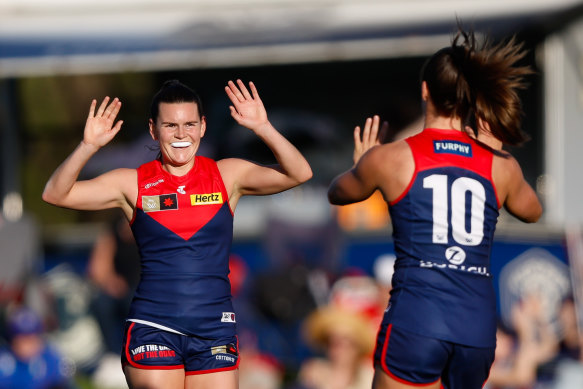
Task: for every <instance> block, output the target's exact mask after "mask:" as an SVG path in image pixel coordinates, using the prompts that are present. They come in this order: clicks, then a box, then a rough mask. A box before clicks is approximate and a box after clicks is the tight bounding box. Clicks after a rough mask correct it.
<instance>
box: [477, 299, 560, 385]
mask: <svg viewBox="0 0 583 389" xmlns="http://www.w3.org/2000/svg"><path fill="white" fill-rule="evenodd" d="M512 325H513V327H514V330H515V331H516V334H517V336H516V338H513V336H512V334H511V333H510V332H509V331H508V330H505V329H504V328H503V327H501V326H499V327H498V330H497V333H496V353H495V359H494V363H493V364H492V368H491V369H490V376H489V377H488V381H487V385H488V386H487V387H488V388H490V389H498V388H532V387H534V386H535V384H536V382H537V370H538V368H539V367H540V366H541V365H542V364H543V363H545V362H547V361H549V360H550V359H552V358H553V357H554V356H555V355H556V352H557V346H558V340H557V338H556V336H555V334H554V333H553V330H552V328H551V325H550V324H549V323H548V322H547V321H546V320H544V319H543V312H542V309H541V305H540V299H538V298H537V297H536V296H533V295H530V296H525V298H524V299H523V300H522V301H521V302H519V303H517V304H516V305H515V306H514V307H513V308H512Z"/></svg>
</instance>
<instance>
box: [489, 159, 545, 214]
mask: <svg viewBox="0 0 583 389" xmlns="http://www.w3.org/2000/svg"><path fill="white" fill-rule="evenodd" d="M493 170H494V171H493V176H494V182H495V184H496V188H497V190H498V191H499V195H500V194H501V195H502V196H501V198H500V201H501V202H502V203H503V205H504V208H506V210H507V211H508V212H509V213H510V214H511V215H513V216H514V217H516V218H517V219H519V220H521V221H523V222H526V223H534V222H536V221H537V220H538V219H539V218H540V217H541V215H542V211H543V210H542V205H541V203H540V201H539V199H538V197H537V195H536V193H535V191H534V189H532V187H531V186H530V185H529V184H528V183H527V182H526V180H525V179H524V176H523V174H522V169H521V168H520V165H519V164H518V162H517V161H516V160H515V159H514V158H513V157H512V156H510V155H509V154H508V155H505V156H495V157H494V164H493Z"/></svg>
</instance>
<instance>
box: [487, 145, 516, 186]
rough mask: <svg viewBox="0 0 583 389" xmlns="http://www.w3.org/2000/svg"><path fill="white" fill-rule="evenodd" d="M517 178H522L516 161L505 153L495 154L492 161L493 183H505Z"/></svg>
mask: <svg viewBox="0 0 583 389" xmlns="http://www.w3.org/2000/svg"><path fill="white" fill-rule="evenodd" d="M518 177H520V178H522V169H521V168H520V165H519V164H518V161H517V160H516V159H515V158H514V157H513V156H512V155H511V154H510V153H508V152H506V151H499V152H497V153H495V154H494V159H493V161H492V178H493V179H494V181H495V182H496V181H499V182H500V183H503V182H504V183H506V182H508V181H510V180H513V179H516V178H518Z"/></svg>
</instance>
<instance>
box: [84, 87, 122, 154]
mask: <svg viewBox="0 0 583 389" xmlns="http://www.w3.org/2000/svg"><path fill="white" fill-rule="evenodd" d="M108 102H109V97H105V98H104V99H103V101H102V102H101V105H100V106H99V108H98V109H97V112H95V107H96V106H97V100H95V99H94V100H93V101H92V102H91V106H90V107H89V115H88V116H87V122H86V123H85V130H84V134H83V141H84V142H85V143H87V144H90V145H94V146H97V147H102V146H105V145H106V144H107V143H109V142H110V141H111V140H112V139H113V138H114V137H115V135H116V134H117V133H118V132H119V130H120V129H121V125H122V123H123V121H122V120H118V121H117V123H115V126H114V122H115V118H116V117H117V114H118V113H119V110H120V108H121V101H119V99H118V98H117V97H116V98H115V99H113V101H112V102H111V103H109V105H108Z"/></svg>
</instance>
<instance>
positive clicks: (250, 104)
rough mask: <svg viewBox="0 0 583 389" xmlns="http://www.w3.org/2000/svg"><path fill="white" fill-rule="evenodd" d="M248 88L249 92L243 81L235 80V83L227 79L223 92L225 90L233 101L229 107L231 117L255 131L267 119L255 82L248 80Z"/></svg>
mask: <svg viewBox="0 0 583 389" xmlns="http://www.w3.org/2000/svg"><path fill="white" fill-rule="evenodd" d="M249 88H250V89H251V93H249V91H248V90H247V88H246V87H245V84H244V83H243V81H241V80H237V85H235V83H234V82H233V81H229V82H228V85H227V86H226V87H225V92H227V96H229V99H230V100H231V102H232V103H233V105H232V106H230V107H229V109H230V110H231V116H232V117H233V119H235V121H236V122H237V123H239V124H240V125H242V126H244V127H247V128H249V129H250V130H253V131H254V132H257V130H259V129H260V128H261V127H262V126H263V125H265V124H268V123H269V121H268V120H267V112H266V111H265V107H264V106H263V102H262V101H261V99H260V98H259V93H258V92H257V89H256V88H255V84H253V82H249Z"/></svg>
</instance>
